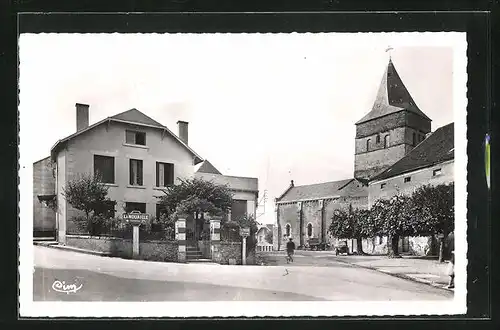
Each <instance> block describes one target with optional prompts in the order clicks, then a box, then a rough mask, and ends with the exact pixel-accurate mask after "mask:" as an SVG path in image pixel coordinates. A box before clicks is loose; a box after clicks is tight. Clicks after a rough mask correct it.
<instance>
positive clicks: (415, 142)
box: [413, 133, 417, 146]
mask: <svg viewBox="0 0 500 330" xmlns="http://www.w3.org/2000/svg"><path fill="white" fill-rule="evenodd" d="M413 145H414V146H415V145H417V134H415V133H413Z"/></svg>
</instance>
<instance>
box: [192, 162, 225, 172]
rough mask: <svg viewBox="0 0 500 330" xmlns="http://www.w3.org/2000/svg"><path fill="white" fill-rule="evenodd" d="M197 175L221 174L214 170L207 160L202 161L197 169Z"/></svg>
mask: <svg viewBox="0 0 500 330" xmlns="http://www.w3.org/2000/svg"><path fill="white" fill-rule="evenodd" d="M196 172H197V173H212V174H222V173H221V172H219V170H218V169H216V168H215V166H213V165H212V163H210V162H209V161H208V160H206V159H205V160H204V161H203V162H202V163H201V164H200V166H199V167H198V169H197V170H196Z"/></svg>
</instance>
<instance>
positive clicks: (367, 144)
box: [366, 139, 370, 151]
mask: <svg viewBox="0 0 500 330" xmlns="http://www.w3.org/2000/svg"><path fill="white" fill-rule="evenodd" d="M366 151H370V139H368V140H366Z"/></svg>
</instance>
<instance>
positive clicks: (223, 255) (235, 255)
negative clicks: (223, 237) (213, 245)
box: [212, 242, 242, 265]
mask: <svg viewBox="0 0 500 330" xmlns="http://www.w3.org/2000/svg"><path fill="white" fill-rule="evenodd" d="M241 252H242V251H241V243H240V242H220V243H219V244H217V249H216V251H214V254H213V256H212V260H213V261H214V262H216V263H219V264H221V265H228V264H229V259H235V260H236V264H237V265H241V263H242V262H241V257H242V255H241Z"/></svg>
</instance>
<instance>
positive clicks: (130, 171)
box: [129, 159, 135, 185]
mask: <svg viewBox="0 0 500 330" xmlns="http://www.w3.org/2000/svg"><path fill="white" fill-rule="evenodd" d="M134 173H135V172H134V160H133V159H130V160H129V174H130V184H131V185H133V184H134Z"/></svg>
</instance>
